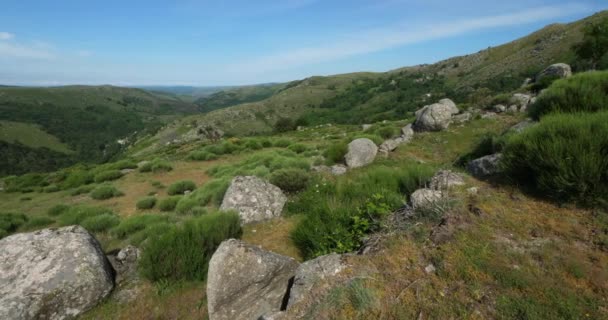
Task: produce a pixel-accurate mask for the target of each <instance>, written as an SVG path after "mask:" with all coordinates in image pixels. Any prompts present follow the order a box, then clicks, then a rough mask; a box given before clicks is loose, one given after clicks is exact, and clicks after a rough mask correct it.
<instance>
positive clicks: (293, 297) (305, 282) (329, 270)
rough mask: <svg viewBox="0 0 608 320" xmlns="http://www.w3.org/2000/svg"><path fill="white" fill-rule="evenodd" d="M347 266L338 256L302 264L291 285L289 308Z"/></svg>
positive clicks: (327, 256) (329, 256) (333, 255)
mask: <svg viewBox="0 0 608 320" xmlns="http://www.w3.org/2000/svg"><path fill="white" fill-rule="evenodd" d="M346 267H347V265H346V263H345V262H344V261H343V257H342V256H341V255H339V254H330V255H326V256H322V257H318V258H316V259H314V260H309V261H306V262H304V263H302V264H301V265H300V266H299V267H298V269H297V270H296V275H295V277H294V281H293V285H292V287H291V290H290V291H289V303H288V304H287V308H290V307H292V306H294V305H295V304H297V303H298V302H300V301H302V300H304V299H305V298H306V296H307V295H308V294H309V293H310V292H311V291H312V290H313V289H314V288H315V286H318V285H321V283H322V281H323V280H325V279H328V278H331V277H334V276H336V275H338V274H339V273H340V272H342V271H343V270H344V269H346Z"/></svg>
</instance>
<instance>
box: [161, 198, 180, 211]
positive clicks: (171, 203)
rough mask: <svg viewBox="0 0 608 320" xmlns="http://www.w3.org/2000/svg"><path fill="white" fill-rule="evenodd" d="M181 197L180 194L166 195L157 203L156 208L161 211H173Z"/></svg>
mask: <svg viewBox="0 0 608 320" xmlns="http://www.w3.org/2000/svg"><path fill="white" fill-rule="evenodd" d="M181 198H182V197H181V196H173V197H167V198H165V199H163V200H161V201H160V202H159V203H158V209H160V211H163V212H167V211H173V210H175V206H177V203H178V202H179V200H180V199H181Z"/></svg>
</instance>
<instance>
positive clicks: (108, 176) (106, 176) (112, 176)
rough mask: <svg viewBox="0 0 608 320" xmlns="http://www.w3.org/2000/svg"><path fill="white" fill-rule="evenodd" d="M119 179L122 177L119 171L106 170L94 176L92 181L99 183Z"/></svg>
mask: <svg viewBox="0 0 608 320" xmlns="http://www.w3.org/2000/svg"><path fill="white" fill-rule="evenodd" d="M120 177H122V172H120V170H108V171H103V172H100V173H98V174H96V175H95V178H94V180H95V182H97V183H100V182H105V181H112V180H116V179H120Z"/></svg>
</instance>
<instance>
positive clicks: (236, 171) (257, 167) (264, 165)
mask: <svg viewBox="0 0 608 320" xmlns="http://www.w3.org/2000/svg"><path fill="white" fill-rule="evenodd" d="M287 168H299V169H303V170H309V169H310V162H309V160H308V159H306V158H304V157H302V156H299V155H297V154H296V153H294V152H293V151H291V150H271V151H264V152H257V153H255V154H253V155H251V156H249V157H247V158H245V160H243V161H241V162H238V163H234V164H228V165H218V166H215V167H213V168H211V169H209V170H208V171H207V173H208V174H209V175H211V176H213V177H214V178H223V179H232V178H233V177H235V176H248V175H254V176H258V177H262V178H265V177H267V176H268V175H270V173H272V172H273V171H276V170H280V169H287Z"/></svg>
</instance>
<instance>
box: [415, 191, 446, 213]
mask: <svg viewBox="0 0 608 320" xmlns="http://www.w3.org/2000/svg"><path fill="white" fill-rule="evenodd" d="M442 197H443V193H442V192H441V191H439V190H433V189H418V190H416V191H414V193H412V195H411V196H410V203H411V205H412V208H414V209H421V208H426V207H429V206H431V205H432V204H433V203H436V202H438V201H439V200H441V198H442Z"/></svg>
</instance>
